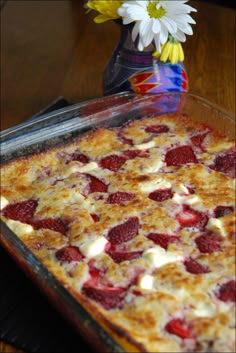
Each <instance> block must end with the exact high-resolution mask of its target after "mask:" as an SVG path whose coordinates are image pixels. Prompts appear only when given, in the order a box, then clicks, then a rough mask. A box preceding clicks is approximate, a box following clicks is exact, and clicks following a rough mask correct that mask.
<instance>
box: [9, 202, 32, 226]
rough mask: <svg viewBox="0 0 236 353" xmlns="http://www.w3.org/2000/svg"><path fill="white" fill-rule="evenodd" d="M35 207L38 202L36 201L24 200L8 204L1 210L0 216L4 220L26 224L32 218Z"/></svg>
mask: <svg viewBox="0 0 236 353" xmlns="http://www.w3.org/2000/svg"><path fill="white" fill-rule="evenodd" d="M37 206H38V202H37V201H36V200H25V201H21V202H16V203H10V204H8V205H7V206H5V207H4V208H3V210H2V214H3V216H5V217H6V218H10V219H13V220H15V221H20V222H22V223H28V222H29V221H30V219H31V218H32V217H33V215H34V213H35V210H36V208H37Z"/></svg>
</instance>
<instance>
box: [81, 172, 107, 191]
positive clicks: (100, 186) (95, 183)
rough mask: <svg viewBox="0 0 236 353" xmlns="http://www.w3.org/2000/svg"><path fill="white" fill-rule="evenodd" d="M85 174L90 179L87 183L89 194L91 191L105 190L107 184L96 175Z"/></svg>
mask: <svg viewBox="0 0 236 353" xmlns="http://www.w3.org/2000/svg"><path fill="white" fill-rule="evenodd" d="M86 176H87V177H88V178H89V179H90V183H89V194H91V193H93V192H106V191H107V188H108V186H107V185H106V184H105V183H104V182H103V181H102V180H100V179H98V178H97V177H95V176H93V175H90V174H86Z"/></svg>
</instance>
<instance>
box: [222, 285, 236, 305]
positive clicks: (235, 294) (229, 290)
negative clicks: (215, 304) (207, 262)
mask: <svg viewBox="0 0 236 353" xmlns="http://www.w3.org/2000/svg"><path fill="white" fill-rule="evenodd" d="M217 298H218V299H220V300H222V301H223V302H236V281H235V280H230V281H228V282H225V283H223V284H221V286H220V288H219V290H218V293H217Z"/></svg>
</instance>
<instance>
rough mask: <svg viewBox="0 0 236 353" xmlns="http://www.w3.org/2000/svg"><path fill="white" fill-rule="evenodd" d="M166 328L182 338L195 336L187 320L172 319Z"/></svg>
mask: <svg viewBox="0 0 236 353" xmlns="http://www.w3.org/2000/svg"><path fill="white" fill-rule="evenodd" d="M165 329H166V331H167V332H169V333H171V334H173V335H176V336H179V337H180V338H183V339H185V338H194V334H193V333H192V332H191V330H190V329H189V327H188V326H187V325H186V324H185V322H184V321H183V320H182V319H178V318H176V319H172V320H170V321H169V322H168V323H167V324H166V326H165Z"/></svg>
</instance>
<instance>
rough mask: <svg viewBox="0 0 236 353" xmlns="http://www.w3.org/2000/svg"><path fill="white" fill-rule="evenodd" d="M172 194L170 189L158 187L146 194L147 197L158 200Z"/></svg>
mask: <svg viewBox="0 0 236 353" xmlns="http://www.w3.org/2000/svg"><path fill="white" fill-rule="evenodd" d="M172 196H173V192H172V190H171V189H158V190H155V191H152V192H151V193H150V194H149V195H148V197H149V199H151V200H154V201H158V202H161V201H165V200H168V199H171V198H172Z"/></svg>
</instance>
